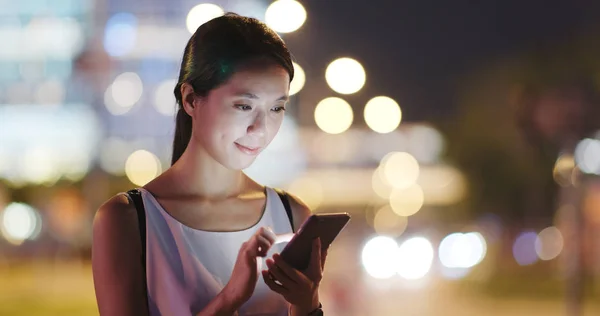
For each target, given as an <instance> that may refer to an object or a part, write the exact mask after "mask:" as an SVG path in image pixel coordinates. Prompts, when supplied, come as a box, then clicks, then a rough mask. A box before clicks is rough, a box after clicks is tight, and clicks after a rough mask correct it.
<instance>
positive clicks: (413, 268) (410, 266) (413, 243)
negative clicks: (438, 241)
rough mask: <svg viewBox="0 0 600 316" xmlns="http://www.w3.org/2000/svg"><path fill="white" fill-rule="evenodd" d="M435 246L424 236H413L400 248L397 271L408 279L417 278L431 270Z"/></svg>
mask: <svg viewBox="0 0 600 316" xmlns="http://www.w3.org/2000/svg"><path fill="white" fill-rule="evenodd" d="M433 256H434V253H433V246H432V245H431V242H429V240H427V239H426V238H424V237H412V238H410V239H407V240H406V241H404V242H403V243H402V244H401V245H400V247H399V248H398V266H397V269H396V271H397V272H398V274H399V275H400V276H401V277H403V278H404V279H407V280H417V279H420V278H422V277H424V276H425V275H427V273H428V272H429V270H431V265H432V264H433Z"/></svg>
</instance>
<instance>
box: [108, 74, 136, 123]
mask: <svg viewBox="0 0 600 316" xmlns="http://www.w3.org/2000/svg"><path fill="white" fill-rule="evenodd" d="M143 90H144V89H143V84H142V79H141V78H140V76H138V75H137V74H136V73H134V72H126V73H123V74H120V75H119V76H117V77H116V78H115V80H114V82H113V83H112V84H111V85H110V86H109V87H108V89H107V90H106V92H105V94H104V104H105V105H106V109H107V110H108V111H109V112H110V113H111V114H113V115H123V114H125V113H127V112H129V110H130V109H131V107H132V106H133V105H134V104H135V103H137V102H138V101H139V100H140V98H141V97H142V93H143Z"/></svg>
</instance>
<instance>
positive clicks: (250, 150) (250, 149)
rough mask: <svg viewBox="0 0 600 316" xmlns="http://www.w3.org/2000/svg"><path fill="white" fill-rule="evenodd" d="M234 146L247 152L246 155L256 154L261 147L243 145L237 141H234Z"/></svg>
mask: <svg viewBox="0 0 600 316" xmlns="http://www.w3.org/2000/svg"><path fill="white" fill-rule="evenodd" d="M234 144H235V146H236V147H237V148H238V149H239V150H240V151H241V152H243V153H245V154H247V155H252V156H254V155H257V154H258V153H259V152H260V150H261V147H248V146H244V145H240V144H238V143H234Z"/></svg>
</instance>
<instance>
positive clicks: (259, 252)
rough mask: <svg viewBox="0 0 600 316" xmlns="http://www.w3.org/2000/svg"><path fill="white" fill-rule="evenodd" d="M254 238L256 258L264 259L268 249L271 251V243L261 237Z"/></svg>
mask: <svg viewBox="0 0 600 316" xmlns="http://www.w3.org/2000/svg"><path fill="white" fill-rule="evenodd" d="M255 238H256V241H257V247H256V256H257V257H266V256H267V252H268V251H269V249H271V246H272V245H273V243H272V242H270V241H269V240H268V239H267V238H265V237H264V236H261V235H258V236H255Z"/></svg>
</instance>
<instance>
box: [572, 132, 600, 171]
mask: <svg viewBox="0 0 600 316" xmlns="http://www.w3.org/2000/svg"><path fill="white" fill-rule="evenodd" d="M575 161H576V162H577V166H578V167H579V169H581V171H583V172H585V173H590V174H598V175H600V140H598V139H592V138H586V139H584V140H582V141H581V142H579V144H577V147H576V148H575Z"/></svg>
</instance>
